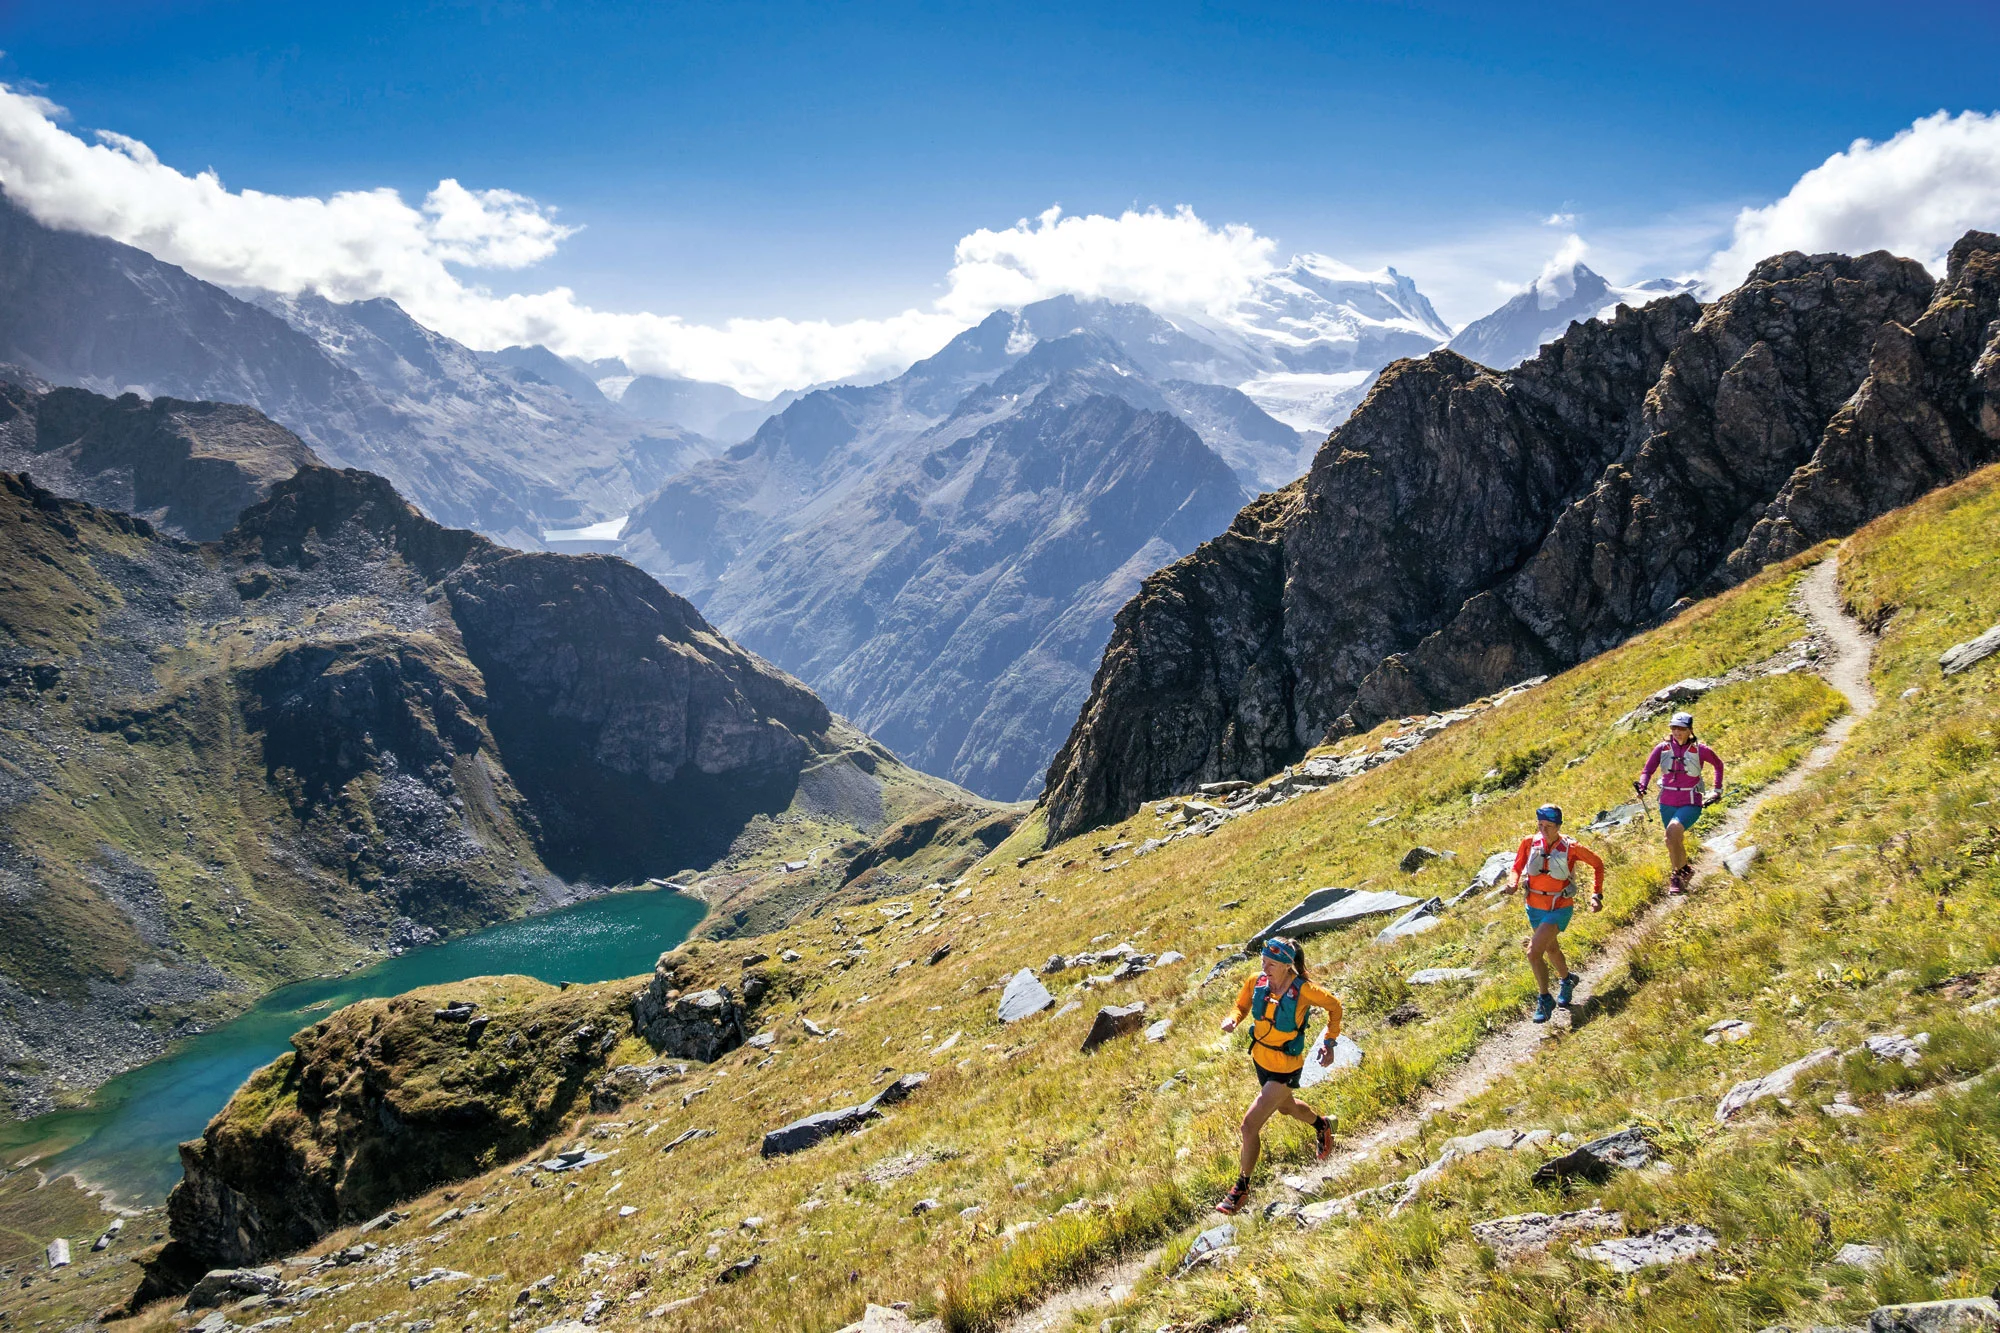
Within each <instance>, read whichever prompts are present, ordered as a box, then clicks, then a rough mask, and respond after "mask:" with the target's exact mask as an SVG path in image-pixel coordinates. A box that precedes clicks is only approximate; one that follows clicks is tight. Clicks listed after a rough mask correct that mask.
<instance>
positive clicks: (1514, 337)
mask: <svg viewBox="0 0 2000 1333" xmlns="http://www.w3.org/2000/svg"><path fill="white" fill-rule="evenodd" d="M1694 286H1695V284H1694V282H1693V281H1691V280H1681V279H1675V278H1653V279H1650V280H1648V281H1645V282H1640V283H1636V284H1633V285H1632V286H1620V285H1618V284H1616V283H1612V282H1608V281H1606V280H1605V278H1604V277H1603V276H1602V275H1601V274H1599V273H1597V272H1595V271H1593V270H1592V269H1591V268H1590V266H1589V265H1587V264H1585V263H1583V261H1581V260H1571V261H1570V262H1567V263H1563V262H1560V260H1559V261H1558V262H1555V263H1551V264H1550V265H1549V266H1548V267H1547V268H1545V269H1543V270H1542V272H1541V273H1540V274H1539V275H1537V276H1536V278H1535V280H1534V281H1533V282H1530V283H1529V284H1528V286H1527V288H1526V289H1525V290H1524V291H1522V292H1520V293H1518V294H1517V295H1515V296H1513V297H1511V298H1509V299H1508V300H1507V301H1506V303H1505V304H1503V305H1502V306H1501V307H1500V308H1499V309H1498V310H1495V311H1494V312H1493V313H1492V314H1490V315H1487V316H1485V317H1484V318H1482V319H1475V320H1474V321H1472V323H1470V324H1468V325H1466V326H1465V327H1464V328H1463V329H1461V330H1459V332H1458V335H1457V336H1456V337H1454V338H1453V339H1452V340H1451V344H1450V345H1451V349H1452V350H1453V351H1454V352H1458V353H1460V354H1462V355H1463V356H1466V357H1468V358H1469V359H1471V360H1473V361H1477V362H1478V363H1479V364H1480V365H1482V366H1490V367H1492V368H1493V369H1495V370H1506V369H1508V368H1510V367H1512V366H1517V365H1519V364H1520V363H1521V362H1523V361H1526V360H1527V359H1528V358H1529V357H1531V356H1533V355H1535V353H1536V352H1538V351H1540V350H1541V347H1542V344H1543V343H1546V342H1551V341H1553V340H1554V339H1556V338H1559V337H1561V336H1562V334H1563V331H1564V330H1566V329H1567V328H1569V326H1570V325H1571V324H1572V323H1574V322H1576V321H1579V320H1586V319H1606V318H1609V317H1610V316H1611V314H1612V313H1613V312H1614V311H1616V310H1617V308H1618V307H1619V306H1620V305H1632V306H1641V305H1645V304H1646V303H1647V302H1648V301H1657V300H1659V299H1660V298H1661V297H1663V296H1672V295H1673V294H1675V293H1676V292H1684V291H1690V290H1692V289H1693V288H1694Z"/></svg>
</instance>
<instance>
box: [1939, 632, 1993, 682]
mask: <svg viewBox="0 0 2000 1333" xmlns="http://www.w3.org/2000/svg"><path fill="white" fill-rule="evenodd" d="M1995 653H2000V625H1995V626H1994V627H1993V628H1992V629H1989V630H1987V631H1986V632H1985V633H1984V634H1982V635H1980V636H1979V637H1978V638H1976V639H1973V640H1972V641H1971V642H1969V643H1959V644H1953V645H1952V646H1951V647H1950V648H1949V649H1947V650H1946V651H1945V654H1944V656H1943V657H1940V658H1939V659H1938V670H1940V671H1942V672H1944V674H1945V675H1947V676H1956V675H1957V674H1958V673H1959V672H1961V671H1963V670H1965V669H1966V668H1967V667H1970V666H1972V665H1973V664H1974V663H1977V662H1984V661H1985V660H1986V659H1987V658H1989V657H1991V656H1993V654H1995Z"/></svg>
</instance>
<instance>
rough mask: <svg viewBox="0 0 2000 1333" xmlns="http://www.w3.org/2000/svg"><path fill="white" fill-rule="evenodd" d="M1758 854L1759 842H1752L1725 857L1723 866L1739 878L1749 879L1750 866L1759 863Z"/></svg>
mask: <svg viewBox="0 0 2000 1333" xmlns="http://www.w3.org/2000/svg"><path fill="white" fill-rule="evenodd" d="M1757 856H1758V849H1757V844H1755V843H1752V844H1750V845H1749V846H1748V847H1744V848H1740V849H1738V850H1737V851H1733V852H1731V853H1730V854H1729V855H1727V856H1725V857H1723V858H1722V868H1723V869H1724V870H1727V871H1728V872H1729V873H1730V874H1732V875H1734V876H1736V878H1738V879H1748V878H1749V877H1750V867H1751V866H1753V865H1756V864H1757Z"/></svg>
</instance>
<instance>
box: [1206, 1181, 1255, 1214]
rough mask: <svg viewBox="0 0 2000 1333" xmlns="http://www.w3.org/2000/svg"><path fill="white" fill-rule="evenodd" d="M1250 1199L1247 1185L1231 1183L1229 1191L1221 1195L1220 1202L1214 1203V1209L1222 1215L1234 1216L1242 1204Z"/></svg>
mask: <svg viewBox="0 0 2000 1333" xmlns="http://www.w3.org/2000/svg"><path fill="white" fill-rule="evenodd" d="M1249 1200H1250V1187H1249V1186H1248V1185H1231V1186H1230V1187H1229V1193H1227V1194H1225V1195H1223V1196H1222V1202H1221V1203H1218V1204H1217V1205H1215V1211H1216V1212H1218V1213H1221V1214H1223V1215H1224V1216H1232V1217H1233V1216H1234V1215H1235V1214H1237V1213H1240V1212H1242V1211H1243V1205H1244V1204H1245V1203H1247V1202H1249Z"/></svg>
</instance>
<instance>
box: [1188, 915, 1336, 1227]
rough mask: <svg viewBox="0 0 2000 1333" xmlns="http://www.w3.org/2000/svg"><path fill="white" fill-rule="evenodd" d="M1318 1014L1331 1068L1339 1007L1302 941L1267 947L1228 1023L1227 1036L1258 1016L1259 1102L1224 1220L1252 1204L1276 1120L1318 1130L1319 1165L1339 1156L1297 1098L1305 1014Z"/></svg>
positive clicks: (1327, 1126) (1320, 1122)
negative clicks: (1312, 971) (1266, 1132)
mask: <svg viewBox="0 0 2000 1333" xmlns="http://www.w3.org/2000/svg"><path fill="white" fill-rule="evenodd" d="M1313 1009H1324V1010H1326V1035H1325V1036H1324V1037H1322V1038H1321V1039H1320V1043H1319V1062H1320V1063H1321V1064H1323V1065H1330V1064H1332V1063H1333V1041H1334V1038H1335V1037H1338V1036H1339V1035H1340V1001H1339V1000H1336V999H1335V998H1334V997H1333V996H1332V995H1331V994H1329V993H1328V992H1326V991H1324V990H1321V989H1320V988H1319V987H1318V986H1315V985H1313V984H1312V982H1311V981H1309V980H1307V978H1306V955H1305V950H1303V949H1301V948H1300V947H1299V942H1298V941H1297V940H1288V939H1271V940H1266V941H1264V959H1263V971H1261V972H1256V973H1252V974H1251V975H1250V976H1247V977H1245V978H1244V979H1243V990H1242V992H1241V993H1239V994H1238V995H1237V997H1236V1012H1234V1013H1233V1014H1231V1015H1230V1016H1229V1017H1228V1018H1225V1019H1223V1020H1222V1030H1223V1031H1224V1032H1234V1031H1236V1025H1237V1024H1238V1023H1241V1022H1242V1021H1243V1019H1244V1017H1245V1016H1246V1015H1249V1016H1252V1021H1251V1024H1250V1068H1251V1072H1252V1073H1254V1074H1255V1075H1256V1076H1257V1099H1256V1100H1255V1101H1253V1102H1251V1103H1250V1109H1249V1110H1247V1111H1245V1112H1244V1113H1243V1149H1242V1151H1241V1152H1240V1153H1239V1154H1238V1155H1237V1158H1236V1184H1235V1185H1234V1186H1233V1187H1231V1189H1230V1191H1229V1193H1228V1194H1226V1195H1224V1196H1223V1199H1222V1202H1221V1203H1218V1204H1217V1205H1215V1211H1216V1212H1218V1213H1235V1212H1238V1211H1240V1210H1241V1209H1242V1207H1243V1203H1244V1200H1246V1199H1248V1198H1249V1197H1250V1173H1251V1172H1252V1171H1255V1170H1256V1169H1257V1156H1258V1153H1259V1151H1260V1150H1261V1147H1262V1145H1261V1144H1260V1143H1259V1141H1258V1136H1259V1135H1260V1134H1261V1133H1262V1131H1263V1129H1264V1122H1265V1121H1266V1120H1269V1119H1270V1118H1271V1117H1272V1116H1274V1115H1288V1116H1290V1117H1292V1119H1294V1120H1302V1121H1304V1122H1305V1123H1306V1124H1308V1125H1311V1126H1312V1127H1313V1133H1314V1134H1315V1135H1316V1136H1317V1137H1318V1139H1319V1150H1318V1153H1317V1154H1316V1160H1318V1161H1322V1162H1324V1161H1325V1160H1326V1156H1327V1154H1328V1153H1330V1152H1332V1151H1333V1122H1332V1121H1330V1120H1328V1119H1327V1118H1326V1117H1325V1116H1323V1115H1320V1114H1319V1113H1318V1112H1316V1111H1314V1110H1313V1109H1312V1107H1310V1106H1307V1105H1306V1104H1305V1103H1304V1102H1302V1101H1300V1100H1299V1099H1298V1098H1296V1097H1294V1096H1292V1090H1293V1089H1294V1088H1297V1087H1298V1086H1299V1075H1300V1073H1301V1072H1302V1071H1303V1070H1304V1069H1305V1064H1306V1059H1305V1050H1306V1015H1307V1013H1308V1012H1309V1011H1310V1010H1313Z"/></svg>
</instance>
